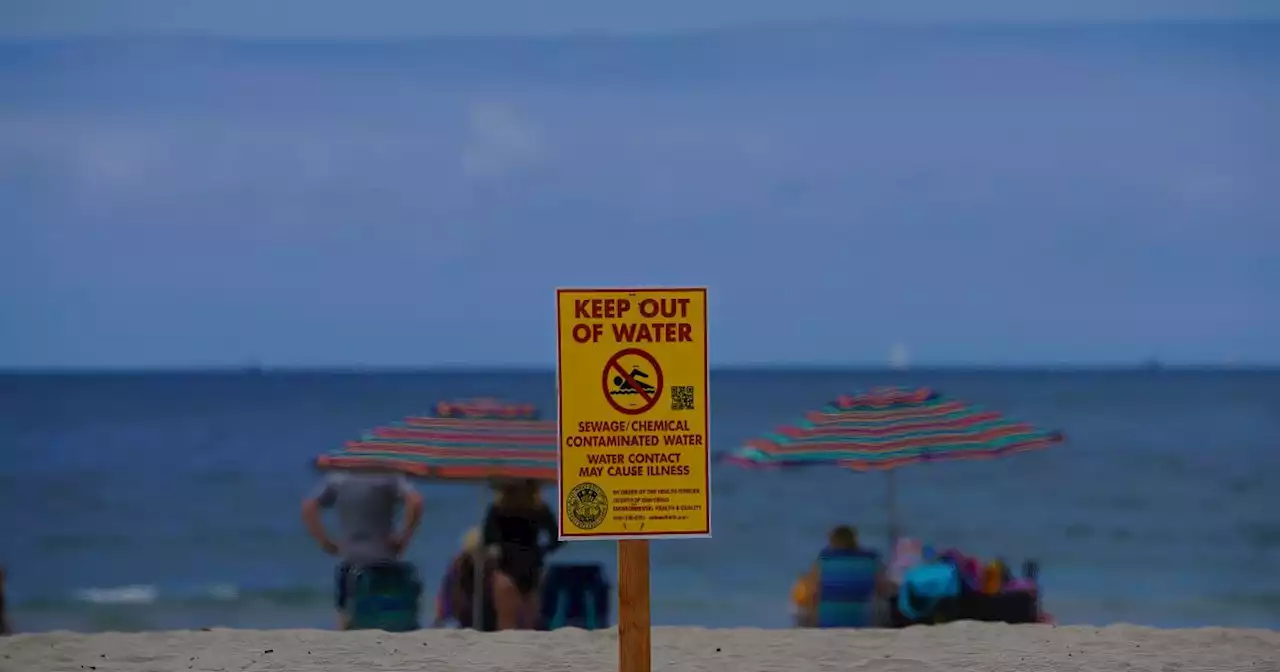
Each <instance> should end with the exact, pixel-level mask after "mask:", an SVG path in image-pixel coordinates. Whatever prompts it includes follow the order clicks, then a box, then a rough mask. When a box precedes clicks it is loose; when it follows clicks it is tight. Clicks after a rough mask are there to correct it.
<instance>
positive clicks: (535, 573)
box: [481, 480, 561, 630]
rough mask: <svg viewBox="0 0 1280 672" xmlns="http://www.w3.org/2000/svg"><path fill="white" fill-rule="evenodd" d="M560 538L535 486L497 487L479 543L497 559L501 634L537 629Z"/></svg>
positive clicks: (519, 483) (495, 590)
mask: <svg viewBox="0 0 1280 672" xmlns="http://www.w3.org/2000/svg"><path fill="white" fill-rule="evenodd" d="M543 533H546V534H547V536H548V539H547V541H546V543H543V542H542V540H541V537H542V534H543ZM558 536H559V527H558V524H557V522H556V517H555V514H553V513H552V512H551V508H550V507H548V506H547V504H546V502H544V501H542V497H541V496H540V494H539V488H538V483H537V482H536V481H532V480H527V481H509V482H504V483H501V484H499V487H498V489H497V497H496V498H495V499H494V502H493V504H490V505H489V510H488V511H486V512H485V517H484V526H483V527H482V528H481V543H482V544H483V545H484V547H485V548H486V549H489V552H490V553H491V554H493V555H494V557H495V558H496V560H497V567H496V571H495V572H494V573H493V602H494V608H495V609H496V611H497V621H498V623H497V625H498V629H499V630H509V629H515V628H530V629H531V628H534V627H536V625H537V619H538V613H539V610H540V604H539V597H540V596H539V589H540V588H541V585H540V584H541V582H542V568H543V564H544V562H545V560H546V557H547V555H548V554H550V553H551V552H552V551H554V550H555V549H556V548H558V547H559V546H560V544H561V542H560V541H559V539H557V537H558Z"/></svg>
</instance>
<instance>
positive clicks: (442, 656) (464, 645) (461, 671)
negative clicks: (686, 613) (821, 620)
mask: <svg viewBox="0 0 1280 672" xmlns="http://www.w3.org/2000/svg"><path fill="white" fill-rule="evenodd" d="M1278 661H1280V632H1275V631H1269V630H1233V629H1223V628H1205V629H1199V630H1157V629H1153V628H1146V627H1138V626H1130V625H1114V626H1109V627H1105V628H1093V627H1053V626H1012V625H1002V624H985V623H958V624H952V625H946V626H941V627H917V628H911V629H908V630H899V631H890V630H880V631H832V630H828V631H814V630H808V631H798V630H750V629H735V630H706V629H702V628H655V630H654V634H653V669H654V670H655V671H657V670H661V671H668V670H670V671H676V670H700V671H714V670H723V671H724V672H755V671H757V670H759V671H761V672H766V671H767V672H804V671H807V670H858V671H860V672H913V671H915V670H947V671H952V670H983V671H990V672H1000V671H1002V670H1008V671H1010V672H1015V671H1016V672H1036V671H1046V672H1050V671H1052V672H1058V671H1062V672H1066V671H1069V670H1081V671H1082V672H1083V671H1087V672H1106V671H1108V670H1132V671H1139V670H1159V671H1160V672H1173V671H1175V670H1182V671H1185V672H1211V671H1212V672H1217V671H1222V670H1250V671H1253V672H1280V662H1278ZM616 669H617V632H616V631H615V630H609V631H601V632H585V631H581V630H560V631H556V632H553V633H529V632H504V633H495V634H478V633H474V632H468V631H452V630H427V631H421V632H416V633H410V634H399V635H393V634H388V633H383V632H369V631H365V632H350V633H339V632H325V631H318V630H270V631H265V630H210V631H195V632H152V633H142V634H93V635H81V634H72V633H48V634H36V635H16V636H13V637H8V638H0V671H3V672H44V671H46V670H48V671H53V670H58V671H62V670H66V671H68V672H85V671H90V672H116V671H121V672H124V671H129V672H133V671H138V672H141V671H143V670H146V671H148V672H151V671H154V672H181V671H182V670H213V671H217V672H268V671H273V670H279V671H281V672H353V671H361V672H363V671H373V670H414V671H422V672H450V671H454V670H456V671H458V672H491V671H495V670H511V671H513V672H536V671H539V670H547V671H548V672H562V671H563V670H590V671H591V672H603V671H607V670H616Z"/></svg>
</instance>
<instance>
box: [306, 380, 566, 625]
mask: <svg viewBox="0 0 1280 672" xmlns="http://www.w3.org/2000/svg"><path fill="white" fill-rule="evenodd" d="M432 411H433V412H432V414H430V415H424V416H409V417H407V418H405V419H403V420H401V421H399V422H393V423H391V424H389V425H385V426H382V427H376V428H374V429H372V430H369V431H368V432H366V433H365V435H364V436H362V437H361V438H360V439H359V440H356V441H349V442H348V443H347V444H346V445H345V446H343V447H342V448H339V449H337V450H334V451H332V452H330V453H327V454H324V455H321V456H320V457H318V458H316V466H317V467H319V468H320V469H322V470H329V469H379V470H390V471H397V472H400V473H403V474H406V475H409V476H415V477H418V478H426V479H433V480H451V481H493V480H499V479H530V480H535V481H540V482H546V483H554V482H555V481H556V447H557V445H558V440H557V438H556V430H557V426H556V423H555V421H554V420H543V419H542V418H541V417H540V416H539V414H538V410H537V408H536V407H534V406H532V405H530V404H512V403H504V402H501V401H498V400H496V399H464V400H460V401H441V402H438V403H437V404H436V405H435V408H434V409H432ZM475 553H476V555H475V562H476V566H477V567H479V566H483V564H484V562H485V561H484V559H483V557H482V553H483V551H482V550H481V549H478V548H477V549H476V551H475ZM484 577H485V574H484V572H475V581H476V584H475V590H474V591H473V595H474V600H475V603H474V605H473V607H472V608H473V612H472V613H475V614H481V613H484V612H483V607H484V594H485V591H484V583H483V582H484ZM446 594H447V593H446V591H444V590H442V591H441V596H444V595H446ZM441 609H442V607H441V606H440V605H437V610H438V612H440V613H442V612H441ZM483 620H484V619H481V618H477V619H476V621H475V625H476V627H477V628H479V627H481V624H482V622H483Z"/></svg>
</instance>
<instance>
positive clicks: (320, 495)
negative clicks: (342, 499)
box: [302, 478, 338, 555]
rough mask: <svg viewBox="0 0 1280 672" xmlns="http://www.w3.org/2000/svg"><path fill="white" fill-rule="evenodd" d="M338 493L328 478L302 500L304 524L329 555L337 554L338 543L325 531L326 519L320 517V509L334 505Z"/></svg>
mask: <svg viewBox="0 0 1280 672" xmlns="http://www.w3.org/2000/svg"><path fill="white" fill-rule="evenodd" d="M337 494H338V493H337V489H336V488H335V487H334V484H333V481H332V480H331V479H328V478H326V479H325V481H324V483H322V484H321V485H320V488H319V489H318V490H316V492H315V494H313V495H312V496H310V497H308V498H306V499H304V500H302V524H303V525H305V526H306V528H307V533H308V534H310V535H311V538H312V539H315V540H316V543H317V544H319V545H320V548H321V549H322V550H323V551H324V552H325V553H328V554H329V555H335V554H336V553H337V552H338V545H337V544H335V543H333V540H332V539H330V538H329V533H328V532H326V531H325V529H324V520H323V519H321V518H320V509H321V508H328V507H330V506H333V502H334V500H336V499H337Z"/></svg>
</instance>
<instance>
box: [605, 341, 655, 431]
mask: <svg viewBox="0 0 1280 672" xmlns="http://www.w3.org/2000/svg"><path fill="white" fill-rule="evenodd" d="M601 382H602V384H603V385H602V387H603V389H604V398H605V399H607V400H608V401H609V405H610V406H613V407H614V409H616V410H617V411H618V412H619V413H624V414H626V415H640V414H641V413H645V412H646V411H648V410H649V409H651V408H653V407H654V406H656V405H657V404H658V399H659V398H661V397H662V366H660V365H659V364H658V360H656V359H654V358H653V355H651V354H649V353H647V352H645V351H644V350H641V349H640V348H627V349H626V350H622V351H620V352H618V353H617V354H615V355H614V356H612V357H610V358H609V361H607V362H605V365H604V376H603V378H602V380H601Z"/></svg>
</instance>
